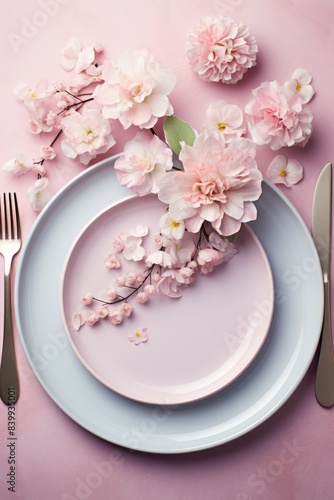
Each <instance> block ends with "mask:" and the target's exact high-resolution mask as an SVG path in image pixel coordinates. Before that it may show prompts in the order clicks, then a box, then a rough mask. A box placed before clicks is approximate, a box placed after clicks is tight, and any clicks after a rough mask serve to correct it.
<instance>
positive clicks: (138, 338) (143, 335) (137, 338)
mask: <svg viewBox="0 0 334 500" xmlns="http://www.w3.org/2000/svg"><path fill="white" fill-rule="evenodd" d="M128 339H129V341H130V342H133V343H134V344H135V345H138V344H141V343H142V342H146V341H147V340H148V335H147V328H137V330H136V331H135V332H134V333H133V334H132V335H129V337H128Z"/></svg>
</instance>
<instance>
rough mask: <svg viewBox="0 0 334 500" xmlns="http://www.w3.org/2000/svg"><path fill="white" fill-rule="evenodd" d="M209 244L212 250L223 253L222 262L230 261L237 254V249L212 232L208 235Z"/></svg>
mask: <svg viewBox="0 0 334 500" xmlns="http://www.w3.org/2000/svg"><path fill="white" fill-rule="evenodd" d="M209 242H210V244H211V245H212V247H213V248H215V249H216V250H218V251H219V252H222V253H224V262H227V261H228V260H230V259H232V257H233V256H234V255H235V254H236V253H237V251H238V250H237V248H236V246H235V245H234V244H232V243H230V242H229V241H227V240H225V239H224V238H222V237H221V236H220V235H219V234H217V233H216V232H214V231H213V232H212V233H210V235H209Z"/></svg>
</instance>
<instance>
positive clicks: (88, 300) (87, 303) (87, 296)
mask: <svg viewBox="0 0 334 500" xmlns="http://www.w3.org/2000/svg"><path fill="white" fill-rule="evenodd" d="M81 302H82V303H83V304H85V306H90V305H91V304H92V302H93V295H92V294H91V293H90V292H87V293H84V294H83V296H82V297H81Z"/></svg>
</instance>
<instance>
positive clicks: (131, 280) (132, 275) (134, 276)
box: [126, 271, 138, 286]
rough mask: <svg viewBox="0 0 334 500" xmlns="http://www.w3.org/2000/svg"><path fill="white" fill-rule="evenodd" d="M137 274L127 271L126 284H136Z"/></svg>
mask: <svg viewBox="0 0 334 500" xmlns="http://www.w3.org/2000/svg"><path fill="white" fill-rule="evenodd" d="M137 277H138V274H137V273H136V272H135V271H129V272H128V273H127V275H126V284H127V285H129V286H133V285H134V284H135V283H136V282H137Z"/></svg>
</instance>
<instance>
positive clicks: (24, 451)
mask: <svg viewBox="0 0 334 500" xmlns="http://www.w3.org/2000/svg"><path fill="white" fill-rule="evenodd" d="M43 9H44V10H43ZM41 12H44V15H43V14H42V16H41V15H40V13H41ZM45 12H48V14H47V15H45ZM213 13H222V14H225V15H230V16H231V17H233V18H234V19H235V20H236V21H242V22H243V23H245V24H247V25H249V26H250V28H251V31H252V33H253V34H254V35H255V37H256V39H257V42H258V45H259V49H260V51H259V55H258V65H257V66H256V68H254V69H253V70H252V71H250V72H249V73H248V74H247V75H246V76H245V78H244V79H243V80H242V81H241V82H240V83H239V84H237V86H223V85H220V84H218V85H214V84H209V83H204V82H202V81H200V80H199V79H198V78H197V76H196V75H195V74H194V73H193V72H192V71H191V69H190V68H189V65H188V63H187V60H186V58H185V54H184V43H185V36H186V32H187V30H188V29H189V28H190V27H192V26H194V25H196V24H197V22H198V21H199V20H200V19H201V17H203V16H204V15H208V14H213ZM333 14H334V5H333V3H332V0H319V1H318V2H314V1H312V0H294V1H288V0H280V1H279V2H278V1H276V0H252V2H250V1H249V0H217V1H207V0H205V1H204V0H183V1H182V2H181V1H180V0H154V1H153V0H141V1H140V2H135V1H134V0H122V1H121V2H116V1H107V0H96V1H95V2H88V1H87V0H80V1H79V0H49V2H47V1H46V0H45V1H44V2H43V0H39V1H37V0H36V1H35V0H34V1H30V2H24V1H23V0H17V1H16V2H11V3H8V5H7V6H6V12H3V13H2V16H1V21H0V24H1V39H2V43H1V57H0V64H1V75H2V83H1V89H2V92H1V95H2V102H1V115H2V127H1V139H2V140H1V155H0V163H1V164H2V163H4V162H5V161H6V160H7V159H9V158H12V157H13V156H14V155H15V154H16V152H20V151H22V152H25V153H27V154H32V155H34V154H36V153H35V152H36V151H37V150H38V148H39V145H40V144H41V143H42V142H41V141H42V140H41V139H40V138H39V137H32V136H30V135H29V133H28V132H27V130H26V128H25V121H26V113H25V110H24V109H23V108H21V107H20V105H19V104H18V103H17V102H16V101H15V100H14V98H13V97H12V89H13V87H14V86H15V85H16V84H17V83H19V82H21V81H25V82H27V83H35V82H37V81H38V80H40V79H42V78H47V79H48V80H49V81H53V80H58V79H59V78H61V77H64V76H65V77H66V75H64V74H63V72H62V70H61V68H60V67H59V64H58V61H59V55H60V51H61V48H62V46H63V41H64V39H65V38H67V37H70V36H76V37H78V38H79V39H80V40H81V41H82V43H83V44H88V43H90V42H92V41H94V40H98V41H99V42H101V44H102V45H103V47H104V48H105V56H106V58H109V59H114V58H116V57H117V56H118V55H119V54H120V53H121V52H122V51H123V50H124V49H125V48H134V49H140V48H143V47H146V48H147V49H149V50H151V51H152V52H153V54H154V55H155V57H156V58H157V59H158V60H159V61H160V62H161V64H162V66H163V67H170V68H173V69H174V71H175V72H176V74H177V77H178V84H177V87H176V88H175V90H174V92H173V94H172V96H171V100H172V103H173V106H174V110H175V113H176V114H177V115H178V116H180V117H181V118H183V119H185V120H187V121H188V122H190V123H192V125H193V126H194V127H195V128H198V129H199V128H200V127H201V123H202V121H203V119H204V114H205V110H206V108H207V106H208V104H209V103H210V102H213V101H215V100H218V99H225V100H226V101H228V102H231V103H236V104H239V105H241V106H244V104H245V103H246V102H247V101H248V98H249V95H250V91H251V89H252V88H255V87H257V86H258V85H259V84H260V83H261V82H262V81H265V80H274V79H277V80H278V81H279V82H281V83H283V82H284V81H285V80H286V79H288V78H289V77H290V75H291V74H292V72H293V71H294V70H295V69H296V68H298V67H301V68H305V69H308V70H309V71H310V72H311V74H312V75H313V77H314V78H313V85H314V88H315V90H316V96H315V97H314V99H313V100H312V101H311V102H310V104H309V107H310V108H311V110H312V111H313V114H314V133H313V136H312V138H311V140H310V142H309V143H308V145H307V147H305V149H301V148H291V149H290V150H284V151H281V152H282V153H283V154H285V155H286V156H287V157H289V158H296V159H299V160H300V161H301V163H302V164H303V166H304V179H303V180H302V181H301V182H300V183H299V184H298V185H296V186H294V187H292V188H291V189H287V188H282V191H284V192H285V194H286V195H287V196H288V197H289V199H290V200H291V201H292V202H293V203H294V205H295V206H296V207H297V209H298V210H299V212H300V213H301V215H302V217H303V218H304V220H305V222H306V223H307V225H308V226H310V221H311V200H312V196H313V191H314V186H315V183H316V179H317V176H318V174H319V173H320V170H321V168H322V167H323V166H324V165H325V164H326V163H327V162H329V161H333V153H334V146H333V142H332V135H333V120H332V115H333V110H332V107H333V97H332V87H333V85H332V82H333V76H334V74H333V69H332V59H333V57H332V53H333V52H332V51H333V48H334V34H333V31H332V19H333ZM31 23H32V24H31ZM14 40H15V42H14ZM132 135H133V132H132V131H131V132H127V133H124V132H122V130H121V129H120V128H115V130H114V136H115V138H116V139H117V145H116V146H115V147H114V148H113V149H112V150H111V151H110V154H115V153H117V152H120V151H121V150H122V147H123V145H124V143H125V141H126V139H128V138H130V137H132ZM275 155H276V153H274V152H271V151H270V150H268V148H259V152H258V162H259V165H260V168H261V170H262V172H265V171H266V168H267V166H268V165H269V163H270V161H271V159H272V158H273V157H274V156H275ZM82 168H83V167H81V166H80V165H79V164H78V163H77V162H73V161H71V160H69V159H66V158H64V157H63V156H59V159H58V160H56V161H55V163H54V167H53V171H52V174H51V175H50V176H49V177H50V183H51V187H52V189H53V190H54V191H56V190H57V189H59V188H60V187H61V186H63V185H64V184H65V183H66V182H67V181H68V180H70V179H71V178H73V177H74V176H75V175H76V174H77V173H79V172H80V171H81V170H82ZM31 184H32V179H31V178H28V177H27V176H26V177H24V178H21V179H19V180H17V179H15V178H13V177H11V176H9V175H7V174H4V173H3V172H1V173H0V190H1V192H3V191H12V190H14V189H15V190H16V191H17V192H18V194H19V197H20V207H21V212H22V214H23V216H22V225H23V233H24V235H26V234H27V233H28V232H29V229H30V227H31V225H32V223H33V221H34V219H35V218H36V214H34V213H33V212H32V211H31V209H30V207H29V205H28V202H27V200H26V195H25V193H26V189H27V187H29V186H30V185H31ZM2 269H3V265H2V261H1V262H0V271H1V272H2ZM2 296H3V293H2V289H1V298H2ZM1 321H2V320H1ZM15 340H16V351H17V356H18V363H19V370H20V380H21V396H20V400H19V402H18V404H17V406H16V426H17V430H16V435H17V445H16V453H17V456H16V458H17V468H16V473H17V476H16V492H15V493H10V492H9V491H8V490H7V487H8V485H7V484H6V481H7V477H6V474H7V473H8V471H9V468H8V467H9V466H8V463H7V458H8V448H7V447H6V444H7V441H6V437H7V407H5V406H4V405H3V404H2V403H1V404H0V498H3V499H7V498H17V499H20V500H21V499H22V500H44V499H46V498H47V499H49V500H56V499H59V500H66V499H67V500H68V499H73V498H74V499H84V498H91V499H94V500H99V499H101V500H102V499H106V498H108V499H109V498H110V499H116V500H132V499H136V500H137V499H138V500H169V499H173V500H174V499H175V500H188V499H189V500H202V499H205V500H206V499H210V500H211V499H212V500H225V499H227V500H230V499H231V500H248V499H258V498H259V499H270V500H281V499H291V500H317V499H322V500H330V499H332V498H333V490H334V476H333V455H334V452H333V450H334V413H333V412H334V408H333V409H329V410H325V409H323V408H321V407H320V406H319V405H318V403H317V402H316V399H315V396H314V380H315V366H316V359H315V360H314V362H313V363H312V365H311V367H310V369H309V371H308V373H307V374H306V376H305V378H304V380H303V381H302V383H301V385H300V387H299V388H298V389H297V390H296V392H295V393H294V394H293V396H292V397H291V398H290V399H289V401H288V402H287V403H286V404H285V405H284V407H283V408H281V409H280V410H279V411H278V412H277V413H276V414H275V415H274V416H273V417H272V418H270V419H269V420H268V421H267V422H266V423H264V424H262V425H261V426H260V427H259V428H257V429H255V430H254V431H252V432H251V433H249V434H248V435H246V436H244V437H242V438H240V439H238V440H237V441H235V442H231V443H228V444H225V445H222V446H219V447H217V448H214V449H211V450H206V451H202V452H196V453H192V454H186V455H178V456H160V455H159V456H155V455H150V454H145V453H141V452H135V451H130V450H127V449H124V448H120V447H117V446H114V445H113V444H111V443H108V442H104V441H103V440H101V439H99V438H97V437H95V436H94V435H91V434H89V433H88V432H87V431H85V430H83V429H82V428H81V427H80V426H78V425H77V424H76V423H74V422H73V421H72V420H71V419H70V418H69V417H67V416H66V415H65V414H64V413H63V412H62V411H61V410H60V409H59V408H58V407H57V405H56V404H55V403H54V402H53V401H52V400H51V399H50V398H49V396H48V395H47V394H46V393H45V392H44V390H43V389H42V388H41V386H40V385H39V383H38V381H37V380H36V378H35V376H34V375H33V373H32V371H31V369H30V367H29V365H28V363H27V361H26V358H25V355H24V353H23V350H22V348H21V345H20V341H19V338H18V336H17V335H16V338H15ZM96 411H98V408H97V409H96ZM287 462H289V463H287ZM102 463H103V465H101V464H102ZM99 464H100V465H99ZM97 477H98V481H97V482H98V486H97V485H96V484H97V483H96V482H95V483H94V478H95V480H96V478H97Z"/></svg>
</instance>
